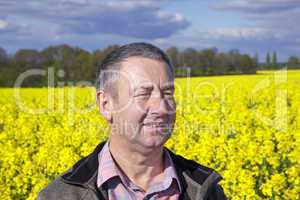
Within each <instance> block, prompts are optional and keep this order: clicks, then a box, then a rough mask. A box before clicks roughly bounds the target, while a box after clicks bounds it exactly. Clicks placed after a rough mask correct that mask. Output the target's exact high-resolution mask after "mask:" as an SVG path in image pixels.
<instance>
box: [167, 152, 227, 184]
mask: <svg viewBox="0 0 300 200" xmlns="http://www.w3.org/2000/svg"><path fill="white" fill-rule="evenodd" d="M168 152H169V154H170V156H171V158H172V161H173V163H174V166H175V167H176V168H177V170H178V171H184V172H186V173H188V175H190V176H192V177H193V178H194V179H196V180H197V182H198V183H200V184H202V183H203V182H204V181H205V180H206V179H207V178H208V177H209V176H210V175H212V174H214V175H215V176H216V178H218V179H219V180H221V179H222V177H221V175H220V174H219V173H217V172H216V171H215V170H214V169H212V168H209V167H207V166H204V165H202V164H200V163H198V162H196V161H194V160H190V159H187V158H184V157H183V156H180V155H177V154H175V153H173V152H172V151H170V150H168Z"/></svg>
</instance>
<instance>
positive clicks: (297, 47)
mask: <svg viewBox="0 0 300 200" xmlns="http://www.w3.org/2000/svg"><path fill="white" fill-rule="evenodd" d="M298 19H300V1H299V0H210V1H208V0H26V1H24V0H22V1H21V0H0V46H1V47H3V48H5V49H6V50H7V51H8V52H9V53H14V52H15V51H16V50H18V49H21V48H34V49H43V48H45V47H47V46H49V45H56V44H62V43H64V44H70V45H74V46H78V47H81V48H84V49H87V50H90V51H92V50H95V49H97V48H103V47H106V46H107V45H111V44H126V43H129V42H135V41H145V42H151V43H154V44H156V45H158V46H160V47H161V48H164V49H165V48H168V47H170V46H177V47H179V48H180V49H184V48H187V47H193V48H196V49H203V48H211V47H217V48H218V49H219V50H220V51H227V50H230V49H239V50H240V51H241V52H242V53H249V54H251V55H254V54H255V53H256V52H257V53H258V54H259V58H260V60H264V57H265V54H266V52H273V51H276V52H277V54H278V57H279V60H280V61H285V60H286V59H287V58H288V56H290V55H297V56H300V26H299V25H298V22H297V20H298Z"/></svg>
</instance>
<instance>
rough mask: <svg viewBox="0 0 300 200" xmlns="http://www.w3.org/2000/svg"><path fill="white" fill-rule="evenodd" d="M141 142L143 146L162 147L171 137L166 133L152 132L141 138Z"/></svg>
mask: <svg viewBox="0 0 300 200" xmlns="http://www.w3.org/2000/svg"><path fill="white" fill-rule="evenodd" d="M141 139H142V141H141V143H142V144H143V146H145V147H147V148H158V147H162V146H163V145H164V144H165V143H166V142H167V140H168V139H169V135H166V133H165V134H150V135H146V137H143V138H141Z"/></svg>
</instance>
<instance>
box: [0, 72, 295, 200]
mask: <svg viewBox="0 0 300 200" xmlns="http://www.w3.org/2000/svg"><path fill="white" fill-rule="evenodd" d="M299 85H300V71H288V72H287V71H268V72H267V71H262V72H259V73H258V74H257V75H239V76H218V77H198V78H180V79H177V80H176V85H175V86H176V87H175V88H176V95H175V96H176V101H177V120H176V125H175V128H174V132H173V135H172V137H171V139H170V140H169V141H168V142H167V146H168V147H169V148H170V149H172V150H173V151H174V152H176V153H178V154H180V155H183V156H185V157H186V158H189V159H194V160H196V161H198V162H199V163H201V164H203V165H206V166H209V167H212V168H214V169H216V170H217V171H218V172H219V173H221V175H222V176H223V180H222V181H221V182H220V184H221V185H222V187H223V188H224V190H225V193H226V194H227V196H228V197H229V199H234V200H240V199H251V200H252V199H273V200H277V199H278V200H284V199H291V200H295V199H300V178H299V177H300V87H299ZM0 97H1V98H0V199H1V200H11V199H14V200H22V199H30V200H33V199H35V198H36V196H37V193H38V191H39V190H40V189H41V188H43V187H44V186H45V185H47V183H49V182H50V181H51V180H53V179H54V178H55V177H56V176H58V175H59V174H60V173H62V172H64V171H65V170H67V169H68V168H69V167H71V166H72V165H73V164H74V163H75V162H76V161H77V160H79V159H80V158H81V157H83V156H85V155H87V154H88V153H90V152H91V151H92V150H93V148H94V147H95V146H96V145H97V144H98V143H99V142H100V141H102V140H104V139H105V138H107V136H108V133H109V127H108V125H107V124H106V122H105V120H104V119H103V118H102V117H101V116H100V114H99V112H98V110H97V108H96V106H95V89H94V88H71V87H69V88H67V87H66V88H50V89H47V88H38V89H24V88H23V89H13V88H9V89H5V88H3V89H0Z"/></svg>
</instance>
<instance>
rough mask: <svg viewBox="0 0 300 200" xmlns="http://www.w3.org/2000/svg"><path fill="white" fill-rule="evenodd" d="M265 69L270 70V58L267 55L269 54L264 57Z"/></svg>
mask: <svg viewBox="0 0 300 200" xmlns="http://www.w3.org/2000/svg"><path fill="white" fill-rule="evenodd" d="M265 64H266V66H265V67H266V68H270V66H271V57H270V54H269V52H268V53H267V55H266V63H265Z"/></svg>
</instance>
